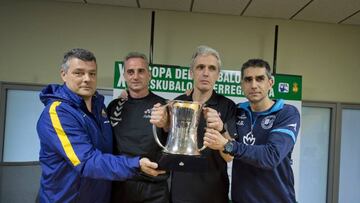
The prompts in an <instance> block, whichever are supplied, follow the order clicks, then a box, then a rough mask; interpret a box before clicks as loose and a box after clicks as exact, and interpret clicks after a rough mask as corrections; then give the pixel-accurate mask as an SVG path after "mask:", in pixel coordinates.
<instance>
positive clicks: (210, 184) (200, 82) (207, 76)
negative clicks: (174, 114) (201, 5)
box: [150, 46, 235, 203]
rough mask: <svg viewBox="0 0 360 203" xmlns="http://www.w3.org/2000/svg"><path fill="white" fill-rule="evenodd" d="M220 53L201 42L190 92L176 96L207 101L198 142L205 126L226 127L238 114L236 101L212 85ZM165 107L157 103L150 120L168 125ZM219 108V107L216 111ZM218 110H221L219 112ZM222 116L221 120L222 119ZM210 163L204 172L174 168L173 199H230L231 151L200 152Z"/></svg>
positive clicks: (196, 202) (198, 202) (203, 202)
mask: <svg viewBox="0 0 360 203" xmlns="http://www.w3.org/2000/svg"><path fill="white" fill-rule="evenodd" d="M220 67H221V60H220V56H219V53H218V52H217V51H216V50H214V49H212V48H210V47H207V46H199V47H198V48H197V50H196V52H195V53H194V55H193V57H192V61H191V64H190V74H191V76H192V78H193V80H194V87H193V91H192V92H191V94H190V95H185V94H184V95H180V96H179V97H177V98H175V99H176V100H186V101H197V102H201V103H204V104H205V106H206V107H205V108H204V110H203V114H201V117H200V122H199V126H198V145H199V147H201V146H202V144H203V138H204V133H205V127H207V128H212V129H215V130H218V131H220V132H221V131H223V129H224V125H223V123H227V121H229V120H230V118H233V116H234V114H235V104H234V102H233V101H231V100H230V99H228V98H226V97H224V96H222V95H219V94H217V93H216V92H215V91H214V90H213V88H214V85H215V82H216V80H217V79H218V77H219V75H220ZM161 108H162V107H160V106H158V105H157V106H155V107H154V109H153V113H152V119H151V120H150V122H152V123H154V124H155V125H156V126H158V127H163V128H166V127H167V125H168V124H167V122H168V120H167V119H166V116H165V115H166V113H163V112H162V111H163V110H162V109H161ZM215 110H216V111H215ZM217 112H219V113H217ZM220 119H221V120H220ZM201 154H202V156H203V157H205V158H206V159H207V163H208V167H204V170H203V171H202V172H198V171H197V172H180V171H173V172H172V177H171V190H170V196H171V202H173V203H185V202H187V203H209V202H216V203H227V202H228V188H229V181H228V175H227V164H226V161H225V160H227V159H228V158H229V155H226V154H224V153H223V152H222V151H218V150H212V149H209V148H207V149H205V150H203V151H202V152H201Z"/></svg>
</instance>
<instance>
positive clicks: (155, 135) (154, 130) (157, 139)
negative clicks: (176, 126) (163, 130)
mask: <svg viewBox="0 0 360 203" xmlns="http://www.w3.org/2000/svg"><path fill="white" fill-rule="evenodd" d="M153 134H154V138H155V141H156V143H157V144H158V145H159V146H160V147H161V148H163V149H164V150H166V148H165V147H164V146H163V145H162V144H161V142H160V140H159V138H158V135H157V132H156V126H155V125H153Z"/></svg>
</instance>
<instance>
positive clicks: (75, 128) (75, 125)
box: [37, 49, 163, 203]
mask: <svg viewBox="0 0 360 203" xmlns="http://www.w3.org/2000/svg"><path fill="white" fill-rule="evenodd" d="M96 73H97V64H96V58H95V56H94V55H93V54H92V53H91V52H89V51H87V50H84V49H72V50H70V51H69V52H67V53H66V54H65V55H64V59H63V63H62V65H61V78H62V80H63V81H64V84H63V85H48V86H47V87H45V88H44V89H43V90H42V92H41V93H40V99H41V101H42V102H43V103H44V105H45V109H44V111H43V112H42V114H41V116H40V118H39V121H38V123H37V131H38V135H39V139H40V145H41V149H40V157H39V160H40V165H41V168H42V175H41V184H40V191H39V199H40V202H52V203H53V202H86V203H87V202H96V203H106V202H108V201H109V198H110V192H111V180H124V179H126V178H129V177H132V176H133V175H134V174H136V173H138V171H139V170H138V169H140V170H141V171H143V172H145V173H147V174H149V175H153V176H156V175H158V174H161V173H163V171H157V170H156V168H157V164H156V163H154V162H150V161H149V159H147V158H140V157H125V156H115V155H112V154H111V153H112V148H113V141H112V130H111V126H110V123H109V120H108V118H107V115H106V111H105V105H104V97H103V96H102V95H99V94H98V93H97V92H96Z"/></svg>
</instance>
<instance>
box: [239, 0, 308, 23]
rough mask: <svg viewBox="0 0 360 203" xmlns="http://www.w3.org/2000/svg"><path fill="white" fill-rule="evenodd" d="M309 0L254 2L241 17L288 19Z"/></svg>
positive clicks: (257, 0) (259, 0)
mask: <svg viewBox="0 0 360 203" xmlns="http://www.w3.org/2000/svg"><path fill="white" fill-rule="evenodd" d="M308 2H309V0H271V1H269V0H254V1H252V2H251V4H250V5H249V7H248V8H247V9H246V11H245V12H244V14H243V16H253V17H264V18H283V19H290V17H291V16H293V15H294V14H295V13H296V12H298V11H299V10H300V9H301V8H302V7H303V6H304V5H306V4H307V3H308Z"/></svg>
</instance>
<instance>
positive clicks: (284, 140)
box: [204, 59, 300, 203]
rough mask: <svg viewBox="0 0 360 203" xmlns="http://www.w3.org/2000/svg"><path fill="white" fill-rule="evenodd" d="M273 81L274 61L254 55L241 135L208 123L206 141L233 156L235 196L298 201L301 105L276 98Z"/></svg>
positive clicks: (245, 82)
mask: <svg viewBox="0 0 360 203" xmlns="http://www.w3.org/2000/svg"><path fill="white" fill-rule="evenodd" d="M273 84H274V80H273V79H272V77H271V69H270V66H269V64H268V63H267V62H266V61H264V60H261V59H251V60H248V61H247V62H246V63H244V64H243V66H242V68H241V88H242V90H243V91H244V94H245V96H246V98H247V99H248V102H245V103H241V104H239V105H238V106H237V110H236V111H237V112H236V118H235V119H236V129H237V134H238V137H237V138H236V139H235V140H227V139H225V138H224V137H223V136H221V135H220V133H219V132H218V131H215V130H211V129H208V130H207V132H206V134H205V136H206V137H205V138H204V144H205V145H207V146H209V147H210V148H212V149H218V150H223V151H224V152H225V153H228V154H231V155H233V156H234V161H233V170H232V194H231V197H232V200H233V202H235V203H238V202H269V203H272V202H276V203H282V202H284V203H285V202H286V203H289V202H291V203H293V202H296V199H295V190H294V175H293V171H292V168H291V161H292V160H291V153H292V151H293V148H294V145H295V141H296V137H297V135H298V132H299V128H300V115H299V112H298V110H297V109H296V108H295V107H294V106H292V105H288V104H285V103H284V101H283V100H281V99H280V100H271V99H270V98H269V96H268V92H269V90H270V89H271V87H272V86H273Z"/></svg>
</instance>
